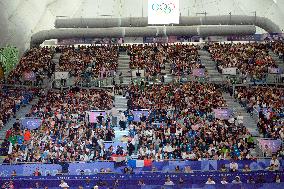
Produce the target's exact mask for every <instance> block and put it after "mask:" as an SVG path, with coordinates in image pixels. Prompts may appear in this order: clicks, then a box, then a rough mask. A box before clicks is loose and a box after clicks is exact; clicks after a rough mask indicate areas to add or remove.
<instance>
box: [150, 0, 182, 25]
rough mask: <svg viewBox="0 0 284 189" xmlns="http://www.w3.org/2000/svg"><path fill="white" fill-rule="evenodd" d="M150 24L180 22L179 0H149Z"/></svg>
mask: <svg viewBox="0 0 284 189" xmlns="http://www.w3.org/2000/svg"><path fill="white" fill-rule="evenodd" d="M148 24H179V0H148Z"/></svg>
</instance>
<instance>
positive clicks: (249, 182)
mask: <svg viewBox="0 0 284 189" xmlns="http://www.w3.org/2000/svg"><path fill="white" fill-rule="evenodd" d="M247 183H248V184H254V183H255V181H254V179H253V177H252V176H250V177H249V179H248V180H247Z"/></svg>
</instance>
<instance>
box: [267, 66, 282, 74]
mask: <svg viewBox="0 0 284 189" xmlns="http://www.w3.org/2000/svg"><path fill="white" fill-rule="evenodd" d="M268 73H271V74H279V73H281V70H280V68H272V67H268Z"/></svg>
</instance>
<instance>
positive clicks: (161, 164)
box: [0, 159, 284, 177]
mask: <svg viewBox="0 0 284 189" xmlns="http://www.w3.org/2000/svg"><path fill="white" fill-rule="evenodd" d="M131 161H132V162H131ZM133 161H136V160H129V162H127V164H123V163H120V164H118V163H116V162H113V161H96V162H77V163H74V162H73V163H68V162H66V163H61V164H34V163H33V164H22V165H20V164H19V165H1V166H0V177H8V176H10V175H11V174H12V171H13V170H15V171H16V172H17V175H22V176H31V175H32V174H33V172H34V171H35V170H36V168H38V169H39V171H40V172H41V173H42V175H47V174H50V175H56V174H57V173H58V172H61V171H63V172H66V173H68V174H69V175H81V171H82V170H83V171H84V174H85V175H91V174H96V173H98V172H100V169H102V168H103V169H105V170H106V169H109V171H110V172H113V173H119V174H121V173H123V169H124V168H125V167H126V166H128V167H130V166H131V167H132V168H133V172H134V173H136V174H139V173H145V172H151V171H152V168H153V167H155V170H156V171H157V172H163V173H167V172H168V173H172V172H174V171H175V167H176V166H179V167H180V170H181V172H182V170H183V169H184V168H185V167H186V166H190V167H191V169H192V170H194V171H197V172H199V171H202V172H216V171H219V170H220V168H221V167H222V166H223V165H225V167H226V168H227V169H229V164H230V162H231V161H230V160H202V161H187V160H186V161H179V160H171V161H151V162H149V161H150V160H148V162H147V163H146V164H145V163H144V164H143V166H139V167H136V166H133V165H134V164H135V163H133ZM279 161H280V164H281V166H280V167H283V166H284V160H279ZM130 162H131V163H130ZM236 162H237V164H238V167H239V170H240V171H241V170H242V169H243V168H244V166H245V165H248V166H249V167H250V169H251V170H252V171H258V170H265V169H266V168H267V167H268V166H269V165H270V159H258V160H238V161H236ZM149 163H151V164H150V165H149ZM140 165H141V164H140Z"/></svg>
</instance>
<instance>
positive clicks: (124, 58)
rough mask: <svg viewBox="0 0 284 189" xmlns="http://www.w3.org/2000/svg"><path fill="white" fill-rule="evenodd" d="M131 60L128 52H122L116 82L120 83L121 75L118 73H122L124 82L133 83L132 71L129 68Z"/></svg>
mask: <svg viewBox="0 0 284 189" xmlns="http://www.w3.org/2000/svg"><path fill="white" fill-rule="evenodd" d="M129 61H130V57H129V56H128V55H127V53H126V52H120V54H119V58H118V67H117V72H116V75H117V77H116V79H115V83H117V84H119V83H120V82H119V77H118V75H119V74H120V73H122V77H123V83H122V84H126V85H127V84H129V83H131V72H130V68H129Z"/></svg>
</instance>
